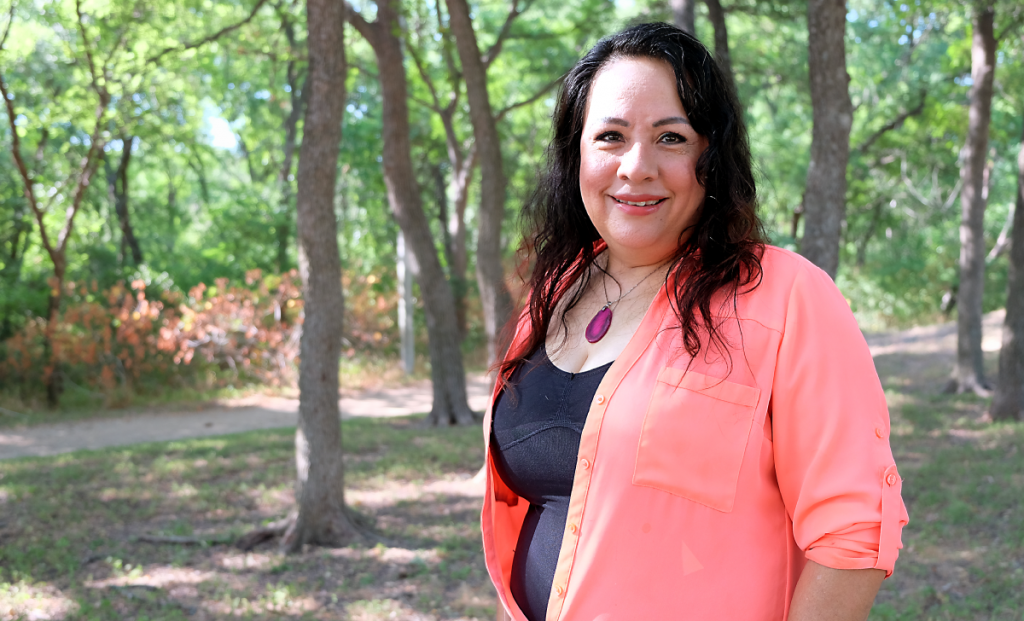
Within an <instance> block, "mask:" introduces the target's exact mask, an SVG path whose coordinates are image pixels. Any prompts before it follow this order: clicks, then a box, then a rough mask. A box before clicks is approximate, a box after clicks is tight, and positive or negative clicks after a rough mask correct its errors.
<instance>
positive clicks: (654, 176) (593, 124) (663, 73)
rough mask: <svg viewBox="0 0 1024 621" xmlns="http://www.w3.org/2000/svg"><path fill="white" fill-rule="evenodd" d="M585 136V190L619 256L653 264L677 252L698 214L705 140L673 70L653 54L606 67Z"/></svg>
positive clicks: (594, 90)
mask: <svg viewBox="0 0 1024 621" xmlns="http://www.w3.org/2000/svg"><path fill="white" fill-rule="evenodd" d="M587 102H588V104H587V110H586V117H585V120H584V125H583V136H582V137H581V138H580V193H581V194H582V195H583V204H584V205H585V206H586V209H587V214H588V215H589V216H590V219H591V221H592V222H593V223H594V226H595V227H596V228H597V230H598V232H599V233H600V234H601V237H602V238H604V240H605V242H607V244H608V249H609V251H610V253H611V254H612V256H613V257H614V258H616V259H617V260H622V261H624V262H626V263H627V264H630V265H651V264H654V263H658V262H660V261H663V260H665V259H666V258H668V257H669V256H670V255H672V254H673V253H674V252H675V251H676V249H677V248H678V247H679V244H681V243H682V242H683V241H684V240H685V239H686V237H688V236H689V235H690V233H691V232H692V230H691V227H692V226H693V225H694V224H696V222H697V219H698V217H699V216H700V207H701V204H702V202H703V200H704V188H703V187H701V185H700V184H699V183H698V182H697V177H696V173H695V168H696V165H697V158H699V157H700V155H701V153H703V152H704V149H705V148H706V147H707V140H706V139H705V138H704V137H703V136H700V135H698V134H697V132H696V131H694V129H693V127H692V126H691V125H690V123H689V121H688V120H687V116H686V111H685V110H683V104H682V102H680V100H679V95H678V93H677V92H676V80H675V74H674V73H673V72H672V68H671V67H670V66H669V65H668V63H665V62H663V61H660V60H654V59H650V58H619V59H616V60H613V61H611V62H609V63H608V64H607V65H605V66H604V67H602V68H601V69H600V70H599V72H598V74H597V76H596V77H595V78H594V82H593V84H592V85H591V89H590V95H589V97H588V98H587Z"/></svg>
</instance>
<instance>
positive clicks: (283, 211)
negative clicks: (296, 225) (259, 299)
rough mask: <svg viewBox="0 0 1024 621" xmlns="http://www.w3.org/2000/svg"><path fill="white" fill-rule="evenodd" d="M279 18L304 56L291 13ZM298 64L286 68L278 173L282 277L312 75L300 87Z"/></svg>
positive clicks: (293, 45) (277, 231)
mask: <svg viewBox="0 0 1024 621" xmlns="http://www.w3.org/2000/svg"><path fill="white" fill-rule="evenodd" d="M280 16H281V30H282V31H283V32H284V35H285V38H286V39H288V45H289V47H290V49H291V51H292V53H293V54H295V55H299V54H301V52H302V50H301V49H300V48H299V46H298V45H297V44H296V41H295V25H294V24H293V23H292V21H291V19H290V18H289V14H288V12H287V11H286V10H284V11H281V12H280ZM296 64H297V63H296V61H295V60H289V61H288V64H287V66H286V68H285V76H286V77H285V79H286V80H287V83H288V88H289V92H290V93H291V105H292V109H291V111H290V112H289V113H288V116H287V117H286V118H285V120H284V145H283V151H284V158H283V160H282V162H281V169H280V170H279V171H278V173H277V183H278V187H279V188H281V207H280V210H279V212H278V217H277V218H276V223H275V224H274V229H275V234H276V238H277V259H276V263H277V271H278V272H279V273H281V274H283V273H285V272H286V271H288V268H289V261H288V249H289V247H290V245H291V229H292V219H291V214H292V199H293V198H294V197H295V186H294V181H293V179H292V177H291V174H292V162H293V159H294V156H295V145H296V142H297V137H298V125H299V119H301V118H302V113H303V111H304V110H305V105H306V97H307V89H306V87H307V86H308V83H309V75H308V74H307V75H306V78H305V79H303V81H302V84H299V74H298V72H297V70H296Z"/></svg>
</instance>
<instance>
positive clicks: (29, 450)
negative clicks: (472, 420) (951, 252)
mask: <svg viewBox="0 0 1024 621" xmlns="http://www.w3.org/2000/svg"><path fill="white" fill-rule="evenodd" d="M1002 324H1003V312H1002V311H996V312H993V313H989V314H988V315H986V316H985V322H984V329H985V339H984V343H983V349H984V350H985V351H988V352H991V351H998V349H999V344H1000V338H1001V334H1002ZM866 338H867V341H868V346H869V347H870V348H871V355H872V356H874V357H876V359H877V358H878V357H880V356H885V357H891V356H893V355H896V356H899V358H900V363H901V364H925V363H927V364H928V365H930V366H935V365H937V364H943V363H945V364H948V365H952V361H953V355H954V352H955V351H956V324H954V323H952V322H949V323H943V324H936V325H930V326H921V327H917V328H911V329H909V330H903V331H900V332H886V333H879V334H868V335H866ZM914 360H916V362H913V361H914ZM880 372H881V368H880ZM467 388H468V389H469V397H470V399H469V404H470V407H472V408H473V409H474V410H477V411H482V410H483V409H484V408H485V407H486V406H487V398H488V396H489V395H488V384H487V379H486V378H485V377H483V376H474V377H470V378H469V380H468V386H467ZM431 396H432V393H431V389H430V383H429V382H422V383H419V384H416V385H413V386H407V387H400V388H384V389H379V390H369V391H364V392H361V393H357V394H354V395H352V396H343V397H342V399H341V411H342V416H343V417H345V418H348V417H353V416H405V415H408V414H415V413H418V412H426V411H429V410H430V402H431ZM297 415H298V401H297V400H295V399H284V398H278V397H267V396H264V395H257V396H253V397H247V398H245V399H235V400H230V401H224V402H220V403H218V404H217V405H216V406H215V407H213V408H210V409H206V410H202V411H199V412H175V413H160V414H139V415H135V416H129V417H124V418H116V419H100V420H92V421H83V422H76V423H62V424H55V425H40V426H35V427H25V428H20V429H19V428H14V429H0V459H12V458H15V457H28V456H44V455H57V454H60V453H68V452H71V451H76V450H79V449H99V448H105V447H109V446H122V445H127V444H136V443H139V442H156V441H165V440H180V439H184V438H200V437H205V436H217V435H223V434H228V433H238V432H241V431H251V430H255V429H272V428H274V427H288V426H292V425H295V423H296V417H297Z"/></svg>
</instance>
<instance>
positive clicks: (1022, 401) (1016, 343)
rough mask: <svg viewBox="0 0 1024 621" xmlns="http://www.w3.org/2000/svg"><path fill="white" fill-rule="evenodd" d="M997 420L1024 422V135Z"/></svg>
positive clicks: (992, 409) (995, 410) (995, 402)
mask: <svg viewBox="0 0 1024 621" xmlns="http://www.w3.org/2000/svg"><path fill="white" fill-rule="evenodd" d="M989 414H990V415H991V416H992V419H993V420H1020V421H1024V135H1022V136H1021V143H1020V150H1019V151H1018V152H1017V201H1016V206H1015V208H1014V211H1013V237H1012V240H1011V242H1010V274H1009V283H1008V286H1007V293H1006V318H1005V319H1004V320H1003V344H1002V348H1001V349H1000V350H999V384H998V385H997V386H996V389H995V392H994V394H993V395H992V405H991V407H990V408H989Z"/></svg>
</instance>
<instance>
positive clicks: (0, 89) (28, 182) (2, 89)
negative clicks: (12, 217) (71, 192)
mask: <svg viewBox="0 0 1024 621" xmlns="http://www.w3.org/2000/svg"><path fill="white" fill-rule="evenodd" d="M0 95H3V98H4V104H5V105H6V106H7V120H8V122H9V123H10V126H11V153H12V155H13V156H14V163H15V165H16V166H17V167H18V173H19V174H20V175H21V180H22V183H24V184H25V199H26V200H27V201H28V206H29V208H30V209H32V215H34V216H35V217H36V222H38V223H39V237H40V238H41V239H42V241H43V247H44V248H46V253H47V254H48V255H50V257H51V258H52V257H54V256H55V255H54V251H53V245H52V244H51V243H50V236H49V235H47V234H46V227H45V226H43V212H42V211H40V209H39V203H37V202H36V193H35V191H34V190H33V183H32V177H31V176H30V175H29V173H28V167H27V166H25V160H23V159H22V158H21V141H20V139H19V138H18V127H17V125H15V119H17V118H18V115H17V114H16V113H15V112H14V103H13V102H11V96H10V94H9V93H8V92H7V85H6V84H5V83H4V77H3V75H0Z"/></svg>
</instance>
